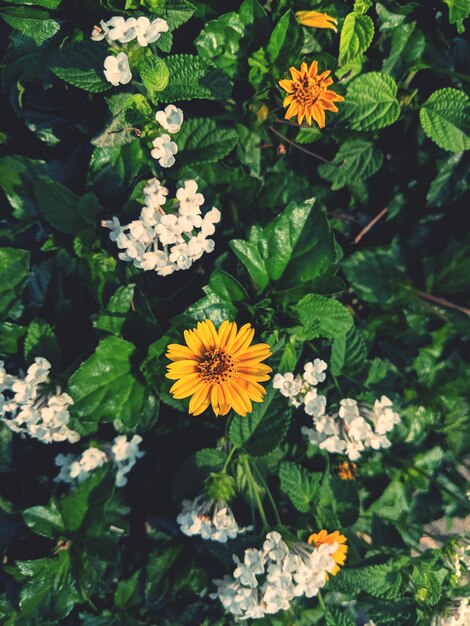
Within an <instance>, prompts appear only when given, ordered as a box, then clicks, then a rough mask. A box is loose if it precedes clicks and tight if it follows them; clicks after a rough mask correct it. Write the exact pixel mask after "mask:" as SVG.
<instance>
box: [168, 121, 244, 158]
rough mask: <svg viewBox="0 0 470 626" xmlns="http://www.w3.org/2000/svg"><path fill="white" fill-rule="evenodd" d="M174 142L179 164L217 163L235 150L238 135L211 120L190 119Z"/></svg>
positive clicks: (231, 129)
mask: <svg viewBox="0 0 470 626" xmlns="http://www.w3.org/2000/svg"><path fill="white" fill-rule="evenodd" d="M176 141H177V143H178V150H179V151H180V152H181V156H180V157H179V158H178V162H179V163H181V164H183V163H184V164H191V165H192V164H194V163H217V162H219V161H221V160H222V159H223V158H224V157H225V156H227V154H229V152H231V151H232V150H233V149H234V148H235V146H236V145H237V142H238V135H237V133H236V131H235V130H234V129H233V128H223V127H221V126H219V125H218V124H217V122H215V121H214V120H212V119H208V118H199V117H192V118H191V119H189V120H186V121H185V123H184V124H183V126H182V128H181V130H180V132H179V133H178V135H177V138H176Z"/></svg>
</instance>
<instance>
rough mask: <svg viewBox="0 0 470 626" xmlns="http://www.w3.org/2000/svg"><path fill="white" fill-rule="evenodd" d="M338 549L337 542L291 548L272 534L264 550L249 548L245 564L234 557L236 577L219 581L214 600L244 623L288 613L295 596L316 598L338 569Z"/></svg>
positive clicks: (276, 533) (269, 535) (279, 537)
mask: <svg viewBox="0 0 470 626" xmlns="http://www.w3.org/2000/svg"><path fill="white" fill-rule="evenodd" d="M337 549H338V544H337V543H333V544H331V545H329V544H327V543H324V544H322V545H320V546H318V547H316V548H312V546H309V545H308V544H302V543H298V544H294V545H293V546H291V547H290V548H289V547H288V546H287V544H286V543H285V542H284V541H283V539H282V537H281V535H280V534H279V533H278V532H276V531H273V532H269V533H268V534H267V535H266V540H265V541H264V543H263V547H262V549H261V550H257V549H256V548H248V549H247V550H245V554H244V558H243V561H240V560H239V559H238V557H237V556H235V555H234V557H233V559H234V561H235V563H236V568H235V570H234V572H233V576H225V578H224V579H223V580H216V581H215V582H216V584H217V592H216V593H214V594H212V596H211V597H213V598H218V599H219V600H220V601H221V603H222V605H223V607H224V609H225V610H226V611H229V612H230V613H232V615H235V616H236V617H238V618H239V619H241V620H247V619H258V618H261V617H264V616H265V615H267V614H273V613H277V612H278V611H280V610H286V609H288V608H289V605H290V603H291V601H292V600H293V598H295V597H300V596H305V597H306V598H312V597H313V596H315V595H317V593H318V591H319V590H320V589H321V588H322V587H323V586H324V585H325V582H326V578H327V574H328V573H329V572H332V570H333V569H334V567H335V561H334V559H333V557H332V555H333V554H334V553H335V552H336V550H337Z"/></svg>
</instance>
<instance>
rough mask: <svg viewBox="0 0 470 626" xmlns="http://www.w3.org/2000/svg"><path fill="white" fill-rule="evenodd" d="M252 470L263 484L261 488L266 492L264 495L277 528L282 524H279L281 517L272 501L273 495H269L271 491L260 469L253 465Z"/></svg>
mask: <svg viewBox="0 0 470 626" xmlns="http://www.w3.org/2000/svg"><path fill="white" fill-rule="evenodd" d="M253 468H254V470H255V472H256V474H257V476H258V479H259V480H260V481H261V482H262V483H263V487H264V488H265V490H266V494H267V496H268V499H269V502H270V503H271V507H272V509H273V512H274V516H275V518H276V524H278V525H279V526H280V525H281V524H282V522H281V516H280V515H279V511H278V508H277V506H276V501H275V500H274V497H273V494H272V493H271V490H270V489H269V487H268V483H267V481H266V480H265V479H264V477H263V475H262V473H261V471H260V469H259V468H258V466H257V465H253Z"/></svg>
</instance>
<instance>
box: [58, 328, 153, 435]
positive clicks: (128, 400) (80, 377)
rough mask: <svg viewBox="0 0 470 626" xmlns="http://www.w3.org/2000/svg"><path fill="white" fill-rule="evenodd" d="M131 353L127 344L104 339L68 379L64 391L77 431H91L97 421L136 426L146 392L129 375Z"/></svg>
mask: <svg viewBox="0 0 470 626" xmlns="http://www.w3.org/2000/svg"><path fill="white" fill-rule="evenodd" d="M134 352H135V348H134V346H133V345H132V344H131V343H129V342H128V341H124V339H119V338H118V337H106V338H105V339H103V340H102V341H100V343H99V344H98V347H97V348H96V350H95V353H94V354H92V356H90V357H89V358H88V359H87V360H86V361H85V362H84V363H82V364H81V366H80V367H79V368H78V370H77V371H76V372H75V373H74V374H73V375H72V377H71V378H70V380H69V385H68V392H69V393H70V395H71V396H72V398H73V399H74V405H73V407H72V408H73V413H74V415H76V417H77V418H79V420H80V423H79V424H77V427H79V428H80V430H81V432H83V433H91V432H95V431H96V430H97V428H98V424H99V423H100V422H114V423H115V425H119V424H121V423H123V424H124V425H125V426H126V427H129V426H133V427H134V428H135V427H136V426H137V425H138V424H139V422H140V419H141V417H142V412H143V407H144V402H145V399H146V391H145V387H144V385H143V384H142V383H141V382H140V381H139V380H137V378H136V377H135V376H134V374H133V373H132V363H131V360H132V358H133V356H134Z"/></svg>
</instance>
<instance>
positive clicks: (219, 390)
mask: <svg viewBox="0 0 470 626" xmlns="http://www.w3.org/2000/svg"><path fill="white" fill-rule="evenodd" d="M254 334H255V331H254V329H253V328H251V325H250V324H245V325H244V326H242V327H241V328H240V330H237V325H236V324H235V322H229V321H225V322H223V323H222V324H221V326H220V328H219V330H218V331H217V330H216V328H215V326H214V324H213V323H212V322H211V320H206V321H205V322H198V324H197V328H193V329H192V330H185V331H184V339H185V341H186V345H180V344H177V343H172V344H170V345H169V346H168V351H167V353H166V356H167V357H168V358H169V359H170V361H173V363H170V364H169V365H168V372H167V374H166V376H167V378H171V380H176V383H175V384H174V385H173V386H172V387H171V389H170V392H171V393H172V395H173V397H174V398H176V399H177V400H180V399H182V398H187V397H188V396H192V397H191V400H190V402H189V412H190V413H192V414H193V415H199V414H200V413H202V412H203V411H205V410H206V409H207V407H208V406H209V404H211V405H212V408H213V410H214V413H215V414H216V415H219V414H220V415H226V414H227V413H228V412H229V411H230V409H232V408H233V409H234V410H235V412H236V413H238V414H239V415H246V414H247V413H251V411H252V410H253V407H252V404H251V403H252V402H262V401H263V396H264V394H265V393H266V390H265V389H264V387H263V386H262V385H260V382H263V381H266V380H269V372H271V371H272V370H271V368H270V367H269V366H268V365H265V364H264V363H261V361H264V360H265V359H267V358H268V356H270V355H271V350H270V347H269V346H268V344H267V343H258V344H254V345H250V344H251V342H252V341H253V337H254Z"/></svg>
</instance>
